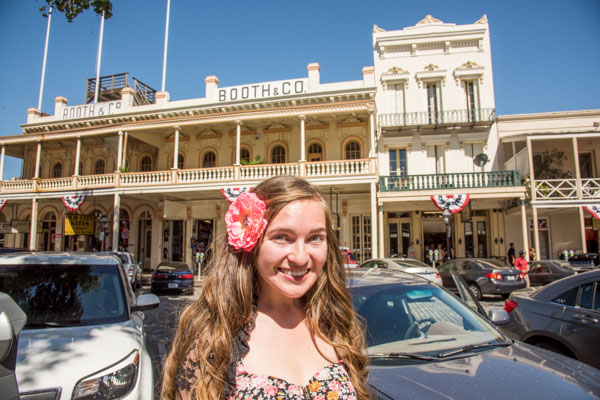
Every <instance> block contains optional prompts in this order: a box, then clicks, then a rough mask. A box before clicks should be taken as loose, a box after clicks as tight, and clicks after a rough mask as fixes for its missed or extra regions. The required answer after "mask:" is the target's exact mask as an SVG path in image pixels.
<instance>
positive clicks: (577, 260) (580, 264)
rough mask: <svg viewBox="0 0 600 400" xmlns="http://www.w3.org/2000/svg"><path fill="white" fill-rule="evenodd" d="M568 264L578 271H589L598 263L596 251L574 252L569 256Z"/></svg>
mask: <svg viewBox="0 0 600 400" xmlns="http://www.w3.org/2000/svg"><path fill="white" fill-rule="evenodd" d="M569 264H571V266H572V267H573V268H574V269H575V270H576V271H578V272H584V271H589V270H591V269H594V268H597V267H598V265H599V264H600V261H599V259H598V253H583V254H575V255H574V256H573V257H569Z"/></svg>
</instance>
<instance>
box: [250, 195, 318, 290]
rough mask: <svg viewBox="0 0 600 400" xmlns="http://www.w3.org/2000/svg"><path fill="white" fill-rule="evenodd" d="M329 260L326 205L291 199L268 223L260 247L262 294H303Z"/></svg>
mask: <svg viewBox="0 0 600 400" xmlns="http://www.w3.org/2000/svg"><path fill="white" fill-rule="evenodd" d="M326 260H327V230H326V227H325V210H324V209H323V206H322V205H321V203H320V202H318V201H317V200H299V201H294V202H291V203H289V204H288V205H286V206H285V207H284V208H282V209H281V211H280V212H279V214H277V216H276V217H275V218H273V220H272V221H271V222H270V223H269V225H267V229H266V231H265V233H264V238H263V242H262V245H261V247H260V249H259V251H258V258H257V261H256V269H257V272H258V281H259V287H260V296H261V297H262V296H270V297H271V296H275V297H279V296H284V297H287V298H291V299H298V298H300V297H302V296H304V294H306V292H307V291H308V290H309V289H310V288H311V287H312V285H314V283H315V282H316V281H317V278H318V276H319V275H320V274H321V272H322V271H323V265H325V261H326Z"/></svg>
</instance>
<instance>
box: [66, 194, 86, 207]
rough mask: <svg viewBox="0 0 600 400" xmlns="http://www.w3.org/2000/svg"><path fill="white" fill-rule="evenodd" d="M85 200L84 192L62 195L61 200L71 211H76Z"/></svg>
mask: <svg viewBox="0 0 600 400" xmlns="http://www.w3.org/2000/svg"><path fill="white" fill-rule="evenodd" d="M84 200H85V194H75V195H72V196H63V197H62V202H63V204H64V205H65V207H67V208H68V209H69V210H71V211H77V209H78V208H79V206H80V205H81V204H82V203H83V201H84Z"/></svg>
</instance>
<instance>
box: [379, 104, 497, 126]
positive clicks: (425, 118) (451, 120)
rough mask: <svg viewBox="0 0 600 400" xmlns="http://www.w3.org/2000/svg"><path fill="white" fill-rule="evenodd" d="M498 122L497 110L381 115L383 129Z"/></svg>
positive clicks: (482, 109) (481, 109) (480, 109)
mask: <svg viewBox="0 0 600 400" xmlns="http://www.w3.org/2000/svg"><path fill="white" fill-rule="evenodd" d="M495 120H496V109H494V108H477V109H472V110H469V109H461V110H441V111H420V112H408V113H395V114H380V115H379V125H380V126H381V127H384V128H385V127H396V126H400V127H403V126H426V125H432V126H439V125H455V124H468V125H469V124H470V125H478V124H491V123H492V122H494V121H495Z"/></svg>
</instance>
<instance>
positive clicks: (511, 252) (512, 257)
mask: <svg viewBox="0 0 600 400" xmlns="http://www.w3.org/2000/svg"><path fill="white" fill-rule="evenodd" d="M509 246H510V247H509V249H508V253H506V256H507V257H508V265H515V244H514V243H513V242H510V245H509Z"/></svg>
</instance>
